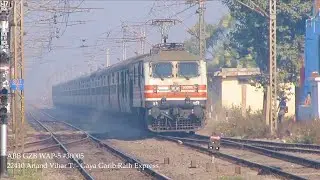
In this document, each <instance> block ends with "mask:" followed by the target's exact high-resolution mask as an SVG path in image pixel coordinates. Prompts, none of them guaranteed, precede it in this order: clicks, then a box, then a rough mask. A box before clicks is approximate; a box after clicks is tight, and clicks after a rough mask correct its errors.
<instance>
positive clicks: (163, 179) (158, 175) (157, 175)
mask: <svg viewBox="0 0 320 180" xmlns="http://www.w3.org/2000/svg"><path fill="white" fill-rule="evenodd" d="M39 112H40V113H42V114H44V115H46V116H48V117H50V118H52V119H54V120H57V119H56V118H55V117H53V116H51V115H50V114H48V113H46V112H42V111H39ZM59 122H61V123H63V124H65V125H68V126H70V127H72V128H74V129H77V130H79V131H82V132H84V133H85V134H86V135H87V136H88V137H89V138H91V139H92V140H93V141H94V142H96V143H97V144H98V145H99V146H100V147H104V148H106V149H107V150H109V151H111V152H112V153H114V154H116V155H117V156H120V157H121V158H122V159H124V160H126V161H127V162H129V163H132V164H137V165H138V167H139V168H137V169H140V170H141V171H144V172H146V173H147V174H149V175H151V176H153V177H155V178H156V179H159V180H171V178H169V177H166V176H165V175H163V174H161V173H159V172H156V171H155V170H153V169H151V168H149V167H145V166H144V165H145V164H144V163H142V162H141V161H139V160H138V159H136V158H134V157H131V156H129V155H128V154H126V153H124V152H122V151H121V150H119V149H116V148H115V147H112V146H110V145H108V144H106V143H105V142H102V141H101V140H100V139H98V138H96V137H94V136H92V135H91V134H89V133H87V132H85V131H83V130H82V129H80V128H78V127H76V126H74V125H72V124H70V123H67V122H65V121H59Z"/></svg>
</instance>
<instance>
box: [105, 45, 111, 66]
mask: <svg viewBox="0 0 320 180" xmlns="http://www.w3.org/2000/svg"><path fill="white" fill-rule="evenodd" d="M109 66H110V50H109V48H108V49H107V63H106V67H109Z"/></svg>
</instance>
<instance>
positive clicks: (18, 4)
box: [10, 0, 25, 153]
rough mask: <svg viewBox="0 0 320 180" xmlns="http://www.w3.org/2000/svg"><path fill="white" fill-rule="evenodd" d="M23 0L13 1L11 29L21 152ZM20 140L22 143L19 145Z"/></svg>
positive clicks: (15, 104) (16, 140) (17, 135)
mask: <svg viewBox="0 0 320 180" xmlns="http://www.w3.org/2000/svg"><path fill="white" fill-rule="evenodd" d="M23 2H24V1H23V0H15V1H13V12H12V16H11V17H12V18H11V23H10V25H11V26H10V28H11V32H12V33H11V40H10V41H11V47H12V50H13V51H12V53H13V54H12V63H13V64H12V66H11V70H12V71H13V74H12V73H11V74H12V75H13V77H12V78H11V79H12V80H13V82H14V81H15V82H16V83H17V82H19V86H18V85H17V84H15V85H14V84H12V85H13V86H12V87H11V90H12V93H13V97H14V100H13V105H14V106H13V108H12V112H13V115H14V116H13V122H15V124H14V128H15V130H14V132H15V135H14V137H15V151H16V148H17V146H18V144H22V148H21V152H22V153H23V152H24V133H25V128H24V123H25V114H24V87H23V84H24V47H23V45H24V44H23V35H24V30H23V15H24V14H23V13H24V10H23ZM19 140H20V141H21V143H19Z"/></svg>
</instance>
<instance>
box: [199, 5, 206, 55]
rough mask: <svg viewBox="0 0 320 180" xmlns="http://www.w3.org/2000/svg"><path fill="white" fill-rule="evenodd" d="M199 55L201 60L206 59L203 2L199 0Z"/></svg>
mask: <svg viewBox="0 0 320 180" xmlns="http://www.w3.org/2000/svg"><path fill="white" fill-rule="evenodd" d="M198 3H199V8H198V11H197V13H199V54H200V58H201V60H205V58H206V37H205V36H206V27H205V26H206V25H205V22H204V11H205V0H199V1H198Z"/></svg>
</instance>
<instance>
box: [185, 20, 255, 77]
mask: <svg viewBox="0 0 320 180" xmlns="http://www.w3.org/2000/svg"><path fill="white" fill-rule="evenodd" d="M233 28H235V21H234V19H233V18H232V17H231V15H230V14H228V15H225V16H223V17H222V18H221V20H220V21H219V23H218V24H216V25H211V24H206V47H207V52H209V53H211V55H212V59H211V60H210V61H209V62H208V63H207V65H208V71H209V72H214V71H216V70H218V69H219V68H222V67H224V68H227V67H256V65H255V61H254V60H253V57H252V56H251V55H250V54H248V55H246V56H244V57H241V56H239V54H238V52H237V51H236V50H235V49H233V48H232V47H231V45H230V43H231V42H230V37H229V33H230V32H231V30H232V29H233ZM189 33H190V34H191V35H192V37H191V38H190V39H188V40H186V41H185V42H184V43H185V46H186V49H187V50H188V51H189V52H191V53H193V54H197V55H198V54H199V41H198V39H199V38H198V37H199V24H198V23H197V24H196V25H194V26H193V27H192V28H191V29H190V31H189Z"/></svg>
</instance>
